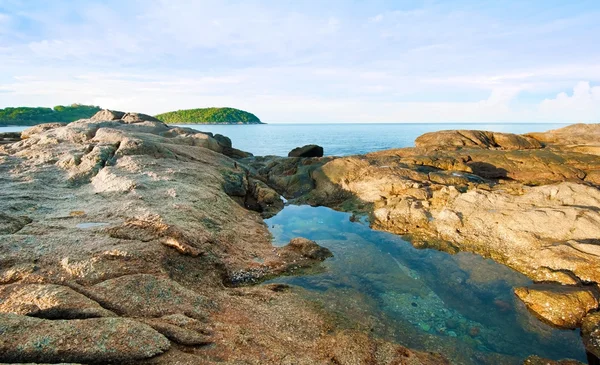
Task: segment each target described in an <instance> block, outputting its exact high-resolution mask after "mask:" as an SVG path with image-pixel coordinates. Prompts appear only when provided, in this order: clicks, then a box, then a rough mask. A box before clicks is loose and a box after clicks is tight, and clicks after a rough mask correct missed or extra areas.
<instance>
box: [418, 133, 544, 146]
mask: <svg viewBox="0 0 600 365" xmlns="http://www.w3.org/2000/svg"><path fill="white" fill-rule="evenodd" d="M415 146H417V147H420V148H425V149H435V150H448V149H450V150H451V149H460V148H483V149H501V150H525V149H536V148H542V144H541V143H540V142H539V141H538V140H536V139H534V138H532V137H528V136H520V135H517V134H512V133H498V132H487V131H473V130H449V131H439V132H431V133H425V134H423V135H422V136H419V137H418V138H417V139H416V140H415Z"/></svg>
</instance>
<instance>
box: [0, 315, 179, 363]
mask: <svg viewBox="0 0 600 365" xmlns="http://www.w3.org/2000/svg"><path fill="white" fill-rule="evenodd" d="M169 347H170V342H169V340H168V339H167V338H166V337H164V336H163V335H161V334H160V333H158V332H156V331H155V330H154V329H152V328H151V327H149V326H147V325H145V324H142V323H139V322H136V321H134V320H132V319H126V318H92V319H75V320H53V321H52V320H46V319H39V318H33V317H26V316H20V315H17V314H0V361H5V362H47V363H57V362H79V363H109V362H117V363H122V362H125V361H134V360H141V359H145V358H149V357H152V356H155V355H158V354H161V353H163V352H164V351H166V350H168V349H169Z"/></svg>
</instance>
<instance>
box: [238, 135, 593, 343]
mask: <svg viewBox="0 0 600 365" xmlns="http://www.w3.org/2000/svg"><path fill="white" fill-rule="evenodd" d="M583 132H585V135H586V136H585V137H582V138H578V135H580V134H581V133H583ZM599 135H600V124H594V125H574V126H569V127H566V128H562V129H559V130H555V131H549V132H546V133H530V134H527V135H515V134H507V133H495V132H485V131H441V132H433V133H428V134H425V135H423V136H420V137H419V138H418V139H417V141H416V147H415V148H401V149H395V150H388V151H381V152H375V153H370V154H367V155H362V156H347V157H339V158H337V157H332V158H327V159H318V158H313V159H307V160H308V161H296V160H295V159H291V158H273V157H271V158H264V159H255V160H253V161H250V162H249V164H251V165H252V166H253V168H254V169H255V170H256V171H257V172H258V173H259V174H261V175H262V176H263V178H264V179H265V181H268V182H269V183H270V184H271V186H273V187H274V188H275V189H276V190H277V191H278V192H279V193H280V194H281V195H283V196H284V197H286V198H288V199H293V200H291V203H308V204H311V205H325V206H328V207H331V208H334V209H339V210H345V211H350V212H364V213H368V214H370V217H371V219H370V224H371V226H372V227H373V228H375V229H380V230H384V231H388V232H392V233H396V234H401V235H407V237H408V238H409V239H410V241H411V242H412V243H413V245H415V246H417V247H423V248H425V247H427V248H436V249H439V250H444V251H448V252H451V253H453V252H458V251H468V252H473V253H476V254H479V255H482V256H484V257H487V258H491V259H494V260H495V261H497V262H500V263H502V264H505V265H507V266H509V267H511V268H513V269H515V270H517V271H520V272H521V273H524V274H525V275H527V276H529V277H530V278H531V279H533V280H534V281H536V282H553V283H559V284H563V285H571V286H581V285H582V284H586V285H591V286H597V285H598V283H600V267H599V266H598V265H597V260H598V257H599V256H600V249H599V248H598V247H599V246H598V245H599V244H600V229H599V227H600V190H599V186H600V179H599V177H600V157H599V156H598V153H597V144H598V142H597V141H598V136H599ZM306 164H309V165H310V169H307V168H306V167H305V166H306ZM292 182H293V183H292ZM298 182H302V184H299V183H298ZM556 288H557V289H556V291H554V292H552V291H549V292H546V293H545V295H537V294H536V295H532V293H536V292H532V291H529V292H523V291H518V292H519V294H521V295H520V298H522V299H526V301H528V303H527V304H528V306H529V307H530V308H540V307H539V306H540V305H542V304H543V302H544V300H546V299H547V298H550V297H554V298H555V299H557V300H556V301H555V305H556V307H555V308H554V309H552V308H550V309H549V312H548V313H543V315H542V317H544V316H545V317H554V316H553V315H551V314H552V311H553V310H554V311H557V312H556V313H558V311H560V310H561V309H560V308H563V309H564V307H561V306H563V305H565V304H564V303H569V301H570V300H571V299H569V298H570V297H569V296H567V297H566V298H562V299H565V300H562V299H561V300H558V298H557V296H559V297H560V295H561V294H560V293H561V292H562V291H563V290H564V288H560V287H558V286H557V287H556ZM574 290H576V291H581V292H582V293H583V292H585V290H586V289H583V288H579V289H574ZM594 290H595V289H594ZM588 299H590V300H589V301H585V303H583V304H582V308H581V311H580V312H579V310H577V311H578V312H577V314H576V315H575V313H572V314H573V316H574V317H572V318H569V319H564V320H562V319H561V320H560V321H559V320H555V321H554V322H555V325H561V326H568V327H570V328H573V327H578V326H580V325H581V320H582V317H583V316H584V315H585V314H586V313H587V312H589V311H593V310H596V309H598V302H597V299H592V298H588ZM538 312H539V311H538ZM583 321H585V319H583ZM551 322H552V321H551ZM588 342H589V341H588ZM590 343H591V342H590Z"/></svg>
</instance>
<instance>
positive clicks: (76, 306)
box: [0, 284, 116, 319]
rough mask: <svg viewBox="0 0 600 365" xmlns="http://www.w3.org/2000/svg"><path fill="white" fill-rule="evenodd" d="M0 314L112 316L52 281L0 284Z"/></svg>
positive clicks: (95, 304) (72, 316)
mask: <svg viewBox="0 0 600 365" xmlns="http://www.w3.org/2000/svg"><path fill="white" fill-rule="evenodd" d="M0 298H1V299H0V313H13V314H21V315H26V316H32V317H40V318H46V319H55V318H62V319H77V318H93V317H115V316H116V315H115V314H114V313H113V312H111V311H109V310H106V309H104V308H102V307H101V306H100V305H99V304H98V303H97V302H95V301H93V300H91V299H89V298H88V297H86V296H85V295H82V294H80V293H78V292H76V291H74V290H73V289H71V288H69V287H66V286H62V285H52V284H9V285H2V286H0Z"/></svg>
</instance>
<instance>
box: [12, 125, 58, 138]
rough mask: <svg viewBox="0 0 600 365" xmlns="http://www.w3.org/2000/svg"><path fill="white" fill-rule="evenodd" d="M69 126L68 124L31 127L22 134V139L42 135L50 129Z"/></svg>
mask: <svg viewBox="0 0 600 365" xmlns="http://www.w3.org/2000/svg"><path fill="white" fill-rule="evenodd" d="M65 125H67V124H66V123H43V124H38V125H34V126H33V127H29V128H27V129H25V130H24V131H23V132H21V138H23V139H26V138H29V137H31V136H33V135H36V134H40V133H42V132H45V131H49V130H50V129H55V128H60V127H64V126H65Z"/></svg>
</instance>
